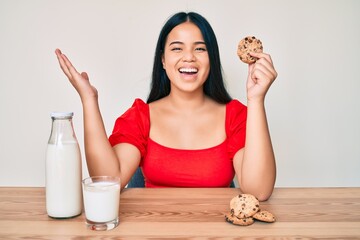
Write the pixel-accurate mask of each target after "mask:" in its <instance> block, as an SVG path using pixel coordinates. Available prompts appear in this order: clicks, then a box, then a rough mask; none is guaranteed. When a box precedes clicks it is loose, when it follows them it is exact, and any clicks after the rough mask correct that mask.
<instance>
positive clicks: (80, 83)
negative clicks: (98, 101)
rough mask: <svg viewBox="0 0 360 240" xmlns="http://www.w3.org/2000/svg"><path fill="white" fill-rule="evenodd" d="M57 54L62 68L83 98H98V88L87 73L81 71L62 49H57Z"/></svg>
mask: <svg viewBox="0 0 360 240" xmlns="http://www.w3.org/2000/svg"><path fill="white" fill-rule="evenodd" d="M55 54H56V56H57V58H58V61H59V64H60V67H61V69H62V70H63V72H64V73H65V75H66V76H67V77H68V79H69V81H70V83H71V84H72V85H73V86H74V88H75V89H76V91H77V92H78V93H79V95H80V98H81V100H82V101H85V100H86V99H88V98H97V96H98V92H97V90H96V88H95V87H94V86H92V85H91V84H90V81H89V76H88V75H87V73H86V72H82V73H79V72H78V71H77V70H76V69H75V67H74V66H73V65H72V64H71V62H70V61H69V59H68V58H67V57H66V56H65V55H64V54H63V53H62V52H61V51H60V49H56V50H55Z"/></svg>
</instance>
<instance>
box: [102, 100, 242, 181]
mask: <svg viewBox="0 0 360 240" xmlns="http://www.w3.org/2000/svg"><path fill="white" fill-rule="evenodd" d="M246 116H247V108H246V106H244V105H243V104H242V103H240V102H239V101H238V100H232V101H231V102H229V103H228V104H226V121H225V130H226V136H227V138H226V139H225V141H224V142H222V143H221V144H219V145H217V146H214V147H211V148H206V149H199V150H185V149H174V148H169V147H166V146H162V145H160V144H158V143H156V142H154V141H153V140H151V139H150V137H149V132H150V112H149V105H148V104H146V103H145V102H144V101H142V100H141V99H136V100H135V101H134V104H133V105H132V107H131V108H130V109H128V110H127V111H126V112H125V113H124V114H123V115H122V116H120V117H119V118H118V119H117V120H116V122H115V126H114V130H113V132H112V134H111V136H110V137H109V141H110V144H111V145H112V146H115V145H116V144H119V143H130V144H132V145H134V146H136V147H137V148H138V149H139V151H140V153H141V163H140V165H141V167H142V170H143V174H144V177H145V187H228V186H229V185H230V183H231V181H232V180H233V178H234V175H235V171H234V167H233V162H232V159H233V157H234V155H235V153H236V152H237V151H238V150H239V149H241V148H243V147H244V146H245V132H246Z"/></svg>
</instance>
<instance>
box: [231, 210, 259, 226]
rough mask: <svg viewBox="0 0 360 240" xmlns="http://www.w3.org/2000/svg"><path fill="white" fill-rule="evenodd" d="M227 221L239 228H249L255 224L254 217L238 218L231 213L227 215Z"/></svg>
mask: <svg viewBox="0 0 360 240" xmlns="http://www.w3.org/2000/svg"><path fill="white" fill-rule="evenodd" d="M225 220H226V221H227V222H229V223H232V224H234V225H239V226H249V225H251V224H253V223H254V219H253V218H252V217H248V218H237V217H236V216H235V215H233V214H231V213H227V214H225Z"/></svg>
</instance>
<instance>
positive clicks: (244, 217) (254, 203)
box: [225, 194, 275, 226]
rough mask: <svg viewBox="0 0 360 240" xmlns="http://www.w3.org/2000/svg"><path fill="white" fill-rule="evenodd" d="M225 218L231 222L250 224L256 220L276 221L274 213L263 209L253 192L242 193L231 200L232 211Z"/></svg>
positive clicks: (241, 224)
mask: <svg viewBox="0 0 360 240" xmlns="http://www.w3.org/2000/svg"><path fill="white" fill-rule="evenodd" d="M225 220H226V221H227V222H229V223H232V224H235V225H240V226H248V225H251V224H253V223H254V221H255V220H259V221H262V222H269V223H271V222H275V217H274V215H273V214H272V213H270V212H268V211H266V210H261V209H260V203H259V200H258V199H257V198H256V197H254V196H253V195H251V194H240V195H238V196H235V197H233V198H232V199H231V201H230V213H227V214H226V215H225Z"/></svg>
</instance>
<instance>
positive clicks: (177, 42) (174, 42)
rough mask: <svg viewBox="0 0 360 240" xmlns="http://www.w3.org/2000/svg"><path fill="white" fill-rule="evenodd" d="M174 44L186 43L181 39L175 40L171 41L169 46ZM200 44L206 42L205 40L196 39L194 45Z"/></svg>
mask: <svg viewBox="0 0 360 240" xmlns="http://www.w3.org/2000/svg"><path fill="white" fill-rule="evenodd" d="M173 44H184V43H183V42H181V41H173V42H171V43H170V44H169V46H171V45H173ZM198 44H205V42H204V41H196V42H194V45H198Z"/></svg>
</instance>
